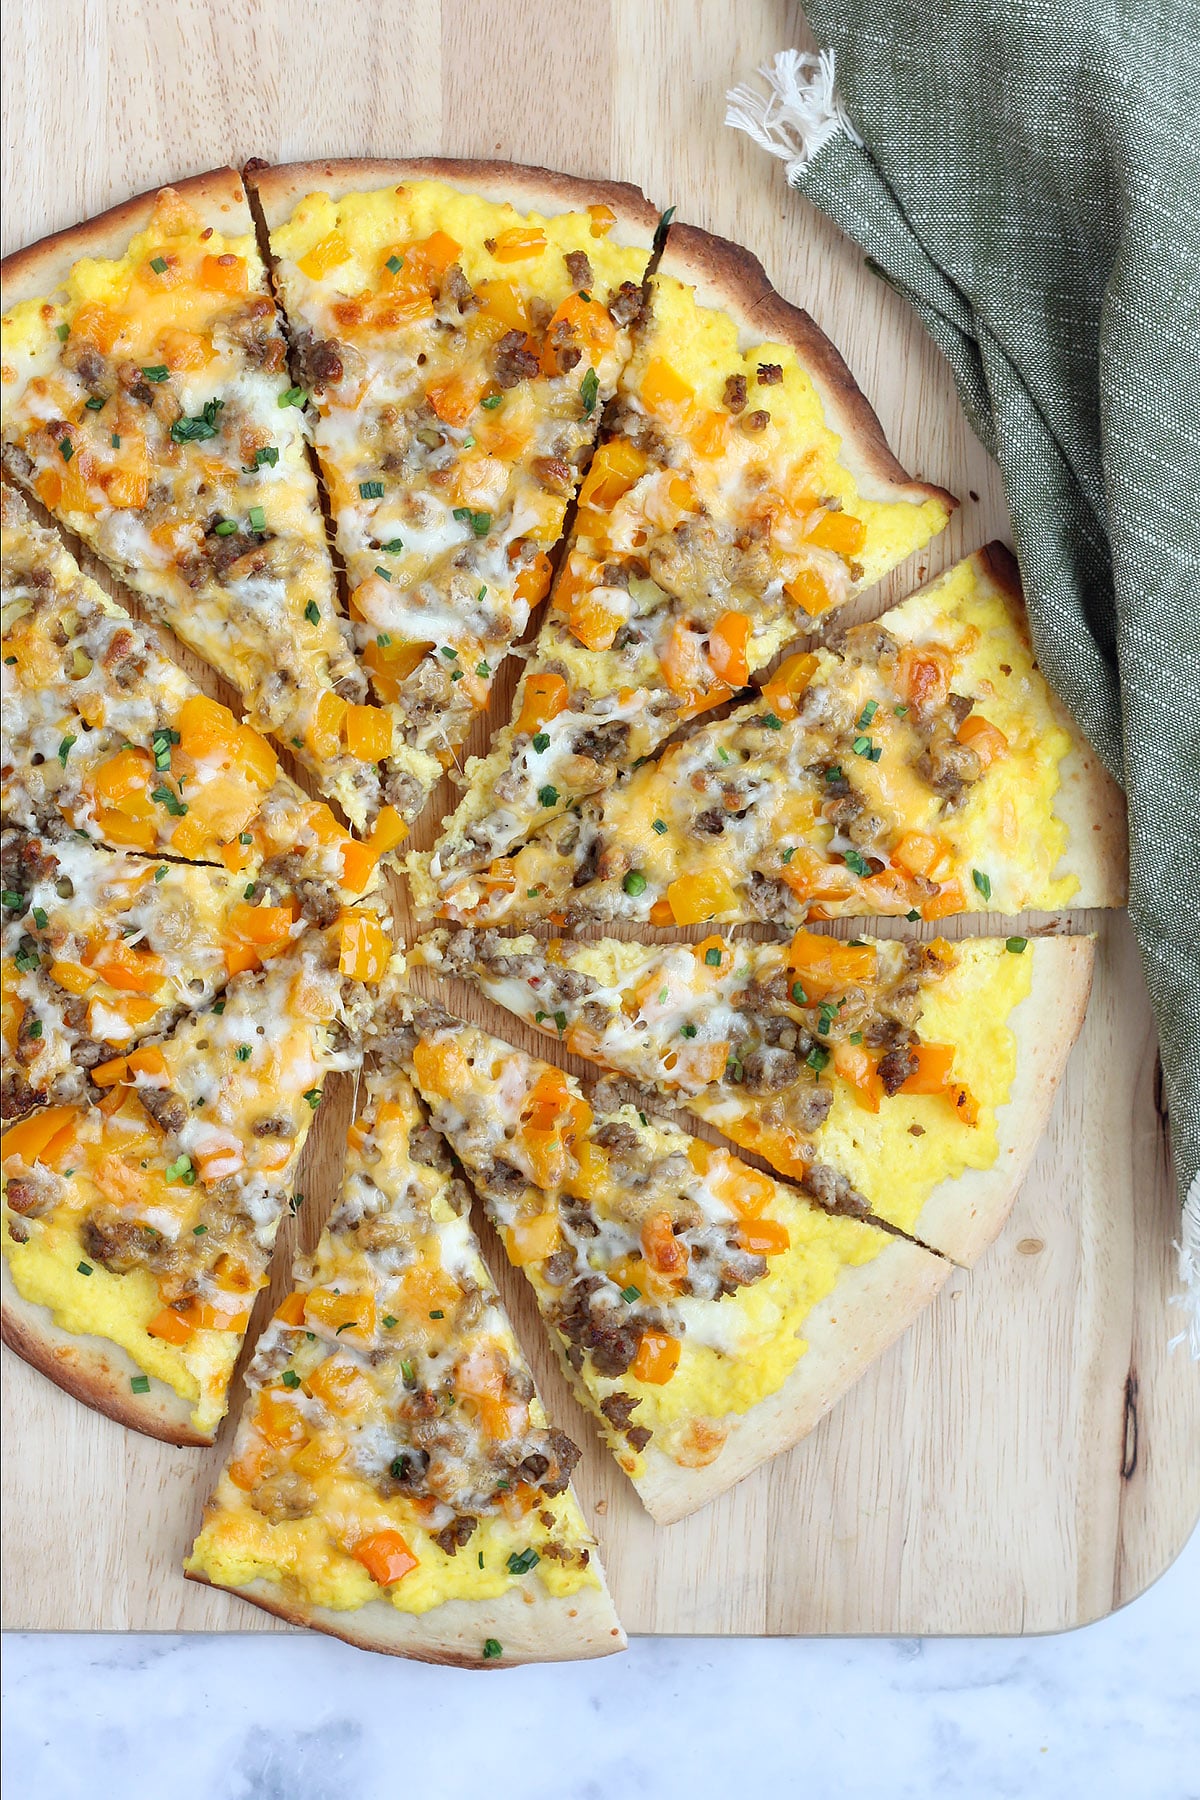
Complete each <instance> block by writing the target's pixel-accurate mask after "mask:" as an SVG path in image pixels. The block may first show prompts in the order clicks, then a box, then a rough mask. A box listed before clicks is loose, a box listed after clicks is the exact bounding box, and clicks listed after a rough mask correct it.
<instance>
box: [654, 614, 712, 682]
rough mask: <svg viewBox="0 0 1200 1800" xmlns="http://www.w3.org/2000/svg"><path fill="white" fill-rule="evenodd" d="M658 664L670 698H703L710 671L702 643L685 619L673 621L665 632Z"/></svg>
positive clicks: (698, 634)
mask: <svg viewBox="0 0 1200 1800" xmlns="http://www.w3.org/2000/svg"><path fill="white" fill-rule="evenodd" d="M659 664H660V666H661V668H662V672H663V678H664V680H665V681H666V684H667V686H668V687H669V688H670V690H671V692H672V693H673V694H679V695H680V696H682V697H683V698H685V699H690V698H691V697H692V696H693V695H696V696H699V695H702V694H703V692H704V689H705V687H706V686H707V685H708V676H709V673H710V670H709V663H708V659H707V657H706V656H705V654H704V640H703V638H702V637H701V635H700V633H699V632H698V631H694V630H693V629H692V628H691V626H689V625H688V623H687V621H686V620H685V619H676V620H675V622H674V624H673V625H672V626H671V629H670V631H668V633H667V636H666V640H665V642H664V644H663V647H662V651H661V653H660V656H659Z"/></svg>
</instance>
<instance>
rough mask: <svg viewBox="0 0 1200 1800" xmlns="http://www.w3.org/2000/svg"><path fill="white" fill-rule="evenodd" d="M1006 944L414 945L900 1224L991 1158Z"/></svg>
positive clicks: (1016, 959)
mask: <svg viewBox="0 0 1200 1800" xmlns="http://www.w3.org/2000/svg"><path fill="white" fill-rule="evenodd" d="M1011 943H1012V945H1013V949H1012V950H1009V949H1008V948H1007V946H1006V942H1005V941H997V940H993V939H972V940H969V941H967V942H964V943H960V944H955V945H951V944H948V943H946V942H945V941H944V940H937V941H936V942H935V943H934V944H931V945H928V946H924V945H919V944H912V945H908V944H905V943H902V942H899V941H895V940H891V941H882V940H867V939H861V938H860V939H856V940H855V942H854V943H853V944H849V945H848V944H842V943H840V942H838V941H836V940H834V939H832V938H828V937H820V936H817V935H816V934H814V933H811V932H806V931H801V932H799V933H798V934H797V936H796V938H795V939H794V941H793V943H792V944H790V945H788V944H751V943H737V944H727V943H726V942H725V941H724V940H723V939H721V938H720V937H716V936H714V937H709V938H707V939H705V940H704V941H703V942H702V943H700V944H698V945H691V944H671V945H643V944H637V943H617V942H614V941H612V940H605V939H601V940H598V941H595V942H579V943H569V942H566V941H564V940H561V939H556V940H554V941H553V942H552V943H550V944H549V945H548V946H547V945H543V944H542V943H540V942H539V941H538V940H536V939H534V938H532V937H522V938H513V939H491V938H489V939H486V940H483V941H482V942H481V939H480V937H479V935H478V934H475V933H471V932H463V933H460V934H456V935H451V936H449V937H448V936H447V934H446V933H444V932H440V933H435V934H433V935H432V936H431V937H430V938H427V939H425V940H423V941H422V943H421V945H420V946H419V947H418V951H417V954H418V956H419V957H420V959H421V960H422V961H424V962H425V963H427V964H429V965H430V966H433V967H435V968H441V969H444V970H445V971H447V972H449V973H454V974H465V975H468V976H469V977H471V978H472V979H474V980H475V981H476V982H477V983H478V985H479V986H480V987H481V988H482V989H483V991H484V992H485V993H486V994H488V995H489V997H490V998H491V999H493V1000H495V1001H496V1002H497V1003H498V1004H499V1005H501V1006H504V1007H505V1008H507V1010H508V1011H510V1012H513V1013H515V1014H516V1015H517V1016H518V1017H519V1018H523V1019H525V1020H526V1021H527V1022H528V1023H529V1024H531V1025H533V1026H534V1027H535V1028H537V1029H540V1030H542V1031H546V1032H549V1033H552V1034H554V1035H556V1036H557V1038H558V1040H559V1041H560V1042H561V1043H562V1044H563V1045H564V1046H565V1047H566V1048H567V1049H568V1050H571V1051H573V1052H574V1053H576V1054H577V1055H580V1056H584V1057H588V1058H590V1059H591V1060H592V1061H594V1062H598V1063H600V1064H601V1065H602V1066H604V1067H606V1068H610V1069H614V1070H617V1071H619V1072H620V1073H621V1074H624V1075H628V1076H630V1077H631V1078H632V1079H633V1080H635V1081H638V1082H639V1083H642V1084H646V1085H649V1086H650V1087H652V1088H656V1089H657V1090H658V1091H659V1092H660V1093H662V1094H663V1095H664V1096H665V1097H666V1098H668V1099H669V1100H670V1101H671V1102H672V1104H679V1103H682V1104H683V1105H685V1106H686V1107H687V1108H688V1109H689V1110H690V1111H692V1112H693V1113H695V1114H696V1115H697V1116H698V1117H700V1118H702V1119H705V1120H707V1121H708V1122H709V1123H710V1124H712V1125H715V1126H717V1128H718V1129H719V1130H720V1131H722V1132H723V1133H724V1134H725V1136H726V1137H729V1138H731V1139H732V1140H733V1141H734V1142H735V1143H738V1144H741V1145H742V1146H744V1147H745V1148H746V1149H749V1150H754V1151H756V1152H758V1153H759V1154H760V1155H762V1156H764V1157H765V1158H766V1159H767V1160H768V1161H769V1162H771V1163H773V1164H774V1166H775V1167H776V1168H778V1169H780V1170H781V1171H782V1172H783V1173H785V1174H788V1175H791V1176H792V1177H794V1178H799V1179H801V1181H804V1180H811V1179H812V1173H811V1171H812V1168H813V1165H814V1163H815V1164H820V1165H826V1168H827V1170H833V1171H836V1172H837V1173H838V1174H839V1175H840V1176H841V1177H842V1178H843V1179H844V1180H845V1181H847V1182H848V1183H849V1184H850V1186H851V1187H852V1188H853V1189H856V1190H859V1199H860V1202H861V1203H863V1204H866V1205H869V1206H870V1208H871V1210H872V1211H873V1212H874V1213H875V1214H877V1215H878V1216H879V1217H881V1218H884V1219H887V1220H888V1221H889V1222H890V1223H891V1224H893V1225H898V1226H899V1227H901V1229H903V1230H905V1231H912V1230H913V1229H914V1227H915V1226H916V1225H917V1221H918V1218H919V1215H920V1212H921V1208H922V1207H923V1205H924V1203H925V1201H926V1200H927V1199H928V1197H929V1195H930V1193H931V1192H932V1191H933V1189H934V1188H935V1187H936V1186H937V1184H938V1183H939V1182H940V1181H942V1180H944V1179H946V1178H947V1177H951V1176H955V1175H959V1174H961V1173H962V1172H963V1170H964V1169H967V1168H980V1169H982V1168H989V1167H990V1166H991V1164H992V1163H993V1162H994V1160H995V1156H996V1144H997V1124H996V1109H997V1107H998V1106H1002V1105H1003V1104H1004V1103H1005V1101H1006V1100H1007V1099H1008V1095H1009V1090H1010V1088H1011V1085H1012V1079H1013V1075H1014V1072H1015V1066H1016V1065H1015V1056H1016V1046H1015V1038H1014V1035H1013V1032H1012V1029H1011V1027H1010V1024H1009V1020H1010V1019H1011V1016H1012V1014H1013V1012H1014V1010H1015V1009H1016V1007H1017V1006H1018V1005H1019V1004H1020V1002H1021V1001H1022V1000H1023V999H1024V998H1025V997H1026V996H1027V995H1028V993H1029V992H1030V989H1031V987H1032V982H1033V964H1034V961H1035V959H1036V956H1037V949H1038V947H1037V944H1036V942H1035V943H1032V944H1027V943H1026V942H1025V940H1023V939H1020V938H1016V939H1012V940H1011ZM564 971H568V972H569V974H566V975H565V976H564ZM914 1128H915V1129H914ZM817 1179H818V1191H820V1183H821V1182H822V1180H824V1182H825V1183H826V1186H827V1187H828V1179H829V1178H828V1174H826V1175H825V1176H824V1177H820V1176H818V1178H817ZM820 1197H821V1198H823V1199H827V1200H839V1201H841V1202H842V1203H844V1202H845V1199H846V1198H847V1195H846V1193H845V1192H844V1191H843V1192H840V1193H835V1192H834V1191H833V1189H832V1188H831V1187H829V1190H828V1191H827V1192H826V1191H820Z"/></svg>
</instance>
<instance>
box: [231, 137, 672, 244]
mask: <svg viewBox="0 0 1200 1800" xmlns="http://www.w3.org/2000/svg"><path fill="white" fill-rule="evenodd" d="M422 180H424V181H445V182H447V183H449V184H450V186H452V187H456V188H460V189H463V190H464V191H466V192H469V193H473V194H479V195H481V196H482V197H483V198H484V199H485V200H495V201H505V200H512V199H513V198H514V196H516V197H519V198H520V199H521V200H522V201H523V202H524V203H525V204H526V206H528V207H530V208H534V209H536V210H538V211H542V212H549V211H554V210H561V209H562V208H563V207H564V206H566V207H567V208H568V209H569V210H571V211H578V210H579V209H581V208H583V207H585V206H594V205H607V206H611V207H612V209H613V211H614V212H615V213H616V215H617V218H618V221H619V222H620V223H622V224H624V225H625V227H626V228H627V229H629V230H632V231H634V232H635V233H642V234H644V235H645V236H646V238H647V244H646V248H647V250H648V249H649V239H650V238H652V237H653V235H654V232H655V230H656V228H657V226H658V218H659V215H658V212H657V211H656V209H655V208H654V206H653V205H652V204H651V202H650V201H649V200H647V198H646V196H645V194H643V192H642V190H641V189H640V188H638V187H635V186H634V185H633V184H632V183H631V182H627V181H606V180H602V179H597V180H594V181H593V180H590V179H588V178H587V177H586V176H581V175H564V174H561V173H560V172H559V171H558V170H556V169H544V168H541V167H540V166H538V165H536V164H526V163H511V162H498V161H497V162H488V161H484V160H479V159H475V158H471V157H461V158H460V157H441V156H423V157H413V158H411V159H402V160H393V159H388V158H379V159H374V158H370V157H343V158H334V159H332V160H329V161H314V162H299V163H283V164H280V165H279V166H278V167H269V168H261V169H260V168H256V167H254V166H253V165H249V166H248V167H247V169H246V181H247V184H248V186H249V187H250V188H251V189H252V190H253V192H254V193H255V194H256V195H257V197H258V201H259V204H260V205H261V207H262V209H263V216H264V218H265V219H266V221H267V225H268V227H272V226H275V225H278V224H280V223H281V222H282V221H283V220H284V219H286V218H287V217H289V215H290V214H291V211H292V209H293V207H294V206H295V204H296V202H297V200H299V199H302V198H303V197H304V195H305V194H310V193H314V192H328V193H332V195H333V197H334V198H340V197H341V196H342V195H343V194H348V193H354V192H356V191H357V190H359V189H367V188H369V187H372V186H375V187H385V186H388V185H389V184H391V183H393V182H400V181H422Z"/></svg>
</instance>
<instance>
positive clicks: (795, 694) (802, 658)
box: [762, 650, 817, 719]
mask: <svg viewBox="0 0 1200 1800" xmlns="http://www.w3.org/2000/svg"><path fill="white" fill-rule="evenodd" d="M816 672H817V658H816V657H815V656H814V655H813V653H812V651H811V650H801V651H798V652H797V654H796V655H795V656H785V657H784V659H783V661H782V662H781V663H780V665H779V667H778V668H777V669H776V671H775V673H774V674H773V675H772V676H771V679H770V680H769V681H768V682H767V683H766V684H765V685H764V687H763V691H762V693H763V699H764V700H766V701H768V702H769V703H770V705H771V706H772V707H773V708H774V710H775V711H776V712H777V713H778V714H779V716H780V718H781V719H794V718H795V716H796V712H797V701H798V700H799V699H800V696H801V695H802V694H803V693H804V691H805V689H806V688H807V687H808V684H809V682H810V681H811V680H812V678H813V676H814V675H815V674H816Z"/></svg>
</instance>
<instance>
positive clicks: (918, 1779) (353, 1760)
mask: <svg viewBox="0 0 1200 1800" xmlns="http://www.w3.org/2000/svg"><path fill="white" fill-rule="evenodd" d="M5 1652H6V1654H5V1667H4V1691H5V1702H6V1730H5V1735H4V1792H5V1794H6V1796H11V1800H110V1797H111V1800H425V1797H426V1796H428V1797H429V1800H467V1797H468V1796H470V1800H477V1797H479V1796H489V1795H492V1794H500V1793H515V1794H517V1795H519V1796H520V1800H633V1797H635V1796H643V1795H644V1796H647V1797H648V1800H683V1797H684V1796H687V1800H706V1797H707V1796H709V1795H712V1796H714V1797H715V1796H718V1795H719V1796H721V1797H722V1800H727V1797H728V1796H729V1795H730V1794H731V1792H732V1793H734V1794H735V1795H737V1796H738V1800H741V1796H743V1795H745V1796H749V1795H751V1794H754V1795H761V1796H764V1797H769V1800H783V1797H784V1796H790V1795H792V1794H803V1795H805V1796H806V1800H825V1796H836V1797H837V1800H860V1797H861V1800H885V1797H886V1800H908V1797H909V1796H911V1797H912V1800H925V1797H926V1796H935V1795H936V1796H943V1795H946V1796H959V1795H962V1796H970V1800H993V1797H996V1800H1000V1797H1002V1796H1003V1797H1008V1796H1014V1797H1016V1796H1019V1797H1020V1800H1050V1797H1053V1800H1059V1797H1060V1796H1061V1797H1062V1800H1108V1797H1109V1796H1114V1797H1115V1796H1121V1800H1198V1797H1200V1532H1198V1533H1197V1534H1196V1535H1195V1536H1194V1537H1193V1539H1192V1541H1191V1543H1190V1545H1189V1546H1188V1548H1187V1549H1186V1550H1185V1551H1184V1553H1183V1556H1182V1557H1181V1558H1180V1559H1179V1561H1178V1562H1177V1563H1176V1564H1175V1565H1174V1567H1173V1568H1172V1569H1170V1570H1169V1571H1168V1572H1167V1574H1166V1575H1165V1576H1164V1577H1163V1579H1162V1580H1161V1581H1160V1582H1158V1584H1157V1585H1156V1586H1155V1587H1153V1588H1151V1590H1150V1591H1149V1592H1148V1593H1147V1594H1144V1595H1143V1596H1142V1597H1141V1599H1139V1600H1137V1601H1135V1602H1134V1603H1133V1605H1131V1606H1129V1607H1127V1608H1126V1609H1125V1610H1124V1611H1123V1612H1121V1613H1118V1614H1116V1615H1115V1616H1114V1617H1112V1618H1110V1619H1105V1620H1103V1621H1101V1622H1100V1623H1099V1624H1097V1625H1093V1626H1089V1627H1088V1628H1086V1629H1085V1630H1082V1631H1077V1632H1070V1633H1068V1634H1066V1635H1065V1636H1061V1637H1051V1638H1023V1639H1022V1638H999V1639H997V1638H992V1639H986V1638H960V1639H922V1640H916V1639H887V1638H881V1639H852V1640H846V1639H840V1640H839V1639H824V1640H822V1639H793V1640H787V1641H784V1640H770V1639H731V1640H716V1639H686V1638H658V1639H653V1638H644V1639H641V1640H639V1641H637V1642H635V1643H634V1644H633V1645H632V1646H631V1648H630V1650H629V1653H628V1654H627V1655H626V1656H623V1657H614V1658H612V1659H611V1660H609V1661H607V1662H603V1663H593V1664H584V1665H576V1666H574V1667H566V1668H542V1669H522V1670H512V1671H503V1672H499V1673H497V1674H494V1675H491V1676H489V1675H486V1674H483V1673H474V1672H470V1673H465V1672H460V1671H457V1670H440V1669H428V1668H424V1667H421V1666H418V1665H415V1664H404V1663H398V1662H393V1661H391V1660H389V1659H386V1658H382V1657H373V1656H368V1655H364V1654H362V1653H361V1652H356V1651H353V1650H350V1649H347V1648H346V1647H345V1646H344V1645H341V1644H337V1643H334V1642H331V1641H329V1640H325V1639H320V1638H315V1637H313V1638H303V1637H301V1638H265V1637H259V1636H240V1637H233V1636H231V1637H166V1636H141V1637H117V1636H85V1635H80V1636H34V1635H21V1636H18V1635H13V1636H10V1637H8V1638H7V1639H6V1640H5ZM527 1728H528V1729H529V1730H530V1731H531V1732H532V1733H533V1734H534V1737H535V1741H536V1744H537V1746H538V1748H537V1749H536V1750H535V1751H534V1753H533V1755H532V1757H527V1754H526V1752H525V1750H524V1749H523V1747H522V1736H523V1733H524V1732H525V1730H526V1729H527Z"/></svg>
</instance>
